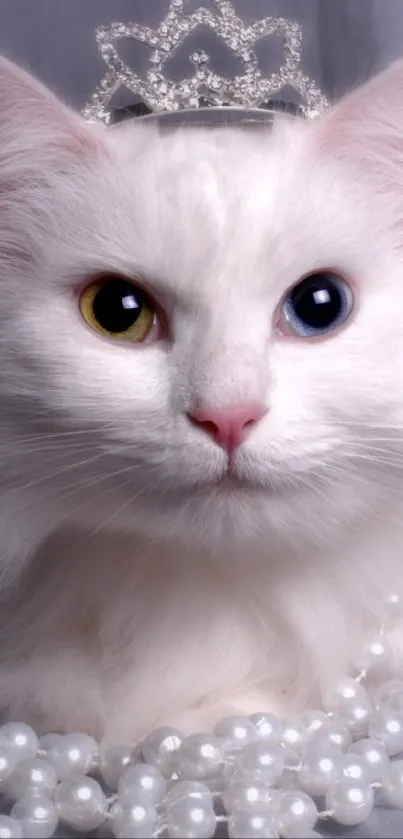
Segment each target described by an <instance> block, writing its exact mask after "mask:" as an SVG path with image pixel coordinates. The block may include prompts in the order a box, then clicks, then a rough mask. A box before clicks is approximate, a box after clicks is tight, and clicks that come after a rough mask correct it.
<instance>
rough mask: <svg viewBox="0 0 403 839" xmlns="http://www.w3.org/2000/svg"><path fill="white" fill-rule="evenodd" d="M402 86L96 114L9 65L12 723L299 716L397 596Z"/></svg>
mask: <svg viewBox="0 0 403 839" xmlns="http://www.w3.org/2000/svg"><path fill="white" fill-rule="evenodd" d="M402 90H403V63H402V62H399V63H397V64H395V65H392V67H391V68H389V70H387V71H386V72H384V73H383V74H381V75H380V76H379V77H378V78H376V79H375V80H374V81H372V82H370V83H369V84H368V85H366V86H364V87H363V88H362V89H361V90H359V91H358V92H356V93H355V94H352V95H351V96H349V97H347V98H346V99H345V100H344V101H343V102H342V103H340V104H339V105H337V106H336V107H335V108H334V109H333V110H332V111H330V112H329V113H328V114H326V115H325V116H323V117H321V118H320V119H318V120H317V121H315V122H314V123H310V124H305V123H302V122H300V121H299V120H291V121H290V120H289V119H286V120H284V119H279V121H278V123H277V124H276V126H275V127H274V128H253V129H248V130H246V129H245V130H240V129H238V130H237V129H235V128H225V127H222V128H214V129H202V128H197V127H196V128H192V129H190V128H182V129H179V130H172V129H169V130H168V129H160V130H158V129H157V128H156V127H155V125H153V124H149V125H147V124H145V123H140V122H136V121H130V123H127V124H124V125H121V126H117V127H116V128H110V129H106V128H103V127H100V126H94V125H89V124H86V123H85V122H84V121H83V120H81V118H79V117H78V116H77V115H75V114H74V113H73V112H71V111H70V110H68V109H67V108H66V107H64V106H63V105H61V104H60V103H59V102H58V101H57V100H56V99H55V98H54V97H53V95H52V94H51V93H49V92H48V91H47V90H45V89H44V88H43V87H41V86H40V85H39V84H38V83H37V82H36V81H34V80H33V79H32V78H31V77H30V76H28V75H27V74H25V73H24V72H22V71H20V70H19V69H17V68H16V67H14V66H13V65H12V64H10V63H9V62H7V61H5V60H2V61H1V64H0V405H1V408H0V486H1V489H0V493H1V503H0V545H1V565H0V570H1V591H2V602H1V611H0V615H1V618H0V711H1V714H2V717H3V718H8V719H21V720H25V721H27V722H31V723H32V724H34V725H36V726H38V727H39V728H40V729H41V730H42V731H43V730H52V729H53V730H76V731H77V730H83V731H87V732H90V733H93V734H95V735H97V736H104V735H105V736H107V737H119V738H122V737H124V738H129V739H133V740H134V739H136V738H137V737H141V736H142V735H143V734H144V733H145V732H147V730H149V729H150V728H152V727H155V726H158V725H160V724H165V723H167V724H173V725H178V726H180V727H183V729H184V730H203V729H204V730H205V729H206V728H207V727H210V726H211V725H213V724H214V722H215V720H216V719H217V718H220V717H222V716H224V715H225V714H226V713H231V712H241V713H252V712H254V711H258V710H274V711H277V712H280V713H281V714H284V715H285V714H290V713H293V712H294V710H295V709H297V708H299V709H302V708H303V706H304V705H307V704H310V705H315V704H317V703H320V702H322V700H323V698H324V696H325V695H326V694H327V692H328V691H329V690H331V689H332V687H333V686H334V684H335V682H336V681H337V680H338V679H339V678H340V677H341V676H343V675H344V674H345V673H346V671H347V670H348V667H349V665H350V664H351V663H352V661H353V660H354V655H355V653H356V651H357V650H358V649H359V648H360V645H361V643H362V641H363V639H364V637H365V635H366V632H367V631H369V630H370V629H371V628H372V627H373V626H376V625H377V622H378V621H379V620H380V615H379V612H380V603H381V601H382V599H383V598H384V597H386V596H387V595H388V594H389V592H390V591H397V592H400V593H401V594H403V573H402V568H403V104H402V102H403V100H402ZM399 634H400V641H403V635H402V632H401V628H400V629H398V631H397V632H396V637H395V639H394V640H395V650H396V662H395V665H396V667H397V668H399V651H402V650H403V643H400V646H399Z"/></svg>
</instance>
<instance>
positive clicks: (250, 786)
mask: <svg viewBox="0 0 403 839" xmlns="http://www.w3.org/2000/svg"><path fill="white" fill-rule="evenodd" d="M222 802H223V805H224V808H225V811H226V812H227V813H232V812H234V811H235V810H252V809H253V810H255V809H256V808H259V807H270V810H271V811H274V810H277V809H278V808H279V806H280V793H279V791H278V790H277V789H273V788H272V787H269V786H268V785H267V784H266V783H265V782H264V781H261V780H256V779H255V778H254V776H253V775H251V776H248V775H238V774H237V773H236V774H235V775H234V776H233V778H232V779H231V781H230V782H229V784H228V786H227V787H226V789H225V790H224V792H223V793H222Z"/></svg>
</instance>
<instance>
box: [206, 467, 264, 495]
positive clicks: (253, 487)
mask: <svg viewBox="0 0 403 839" xmlns="http://www.w3.org/2000/svg"><path fill="white" fill-rule="evenodd" d="M204 489H206V490H210V491H212V490H216V491H218V492H240V491H243V492H262V491H263V490H264V489H265V488H264V487H263V486H262V484H261V483H259V482H258V481H253V480H250V479H249V478H246V477H243V476H240V475H238V474H237V473H236V472H235V470H234V469H233V468H232V467H231V466H229V467H228V469H227V471H226V472H225V473H224V474H223V475H221V476H220V477H219V478H217V479H216V480H213V481H210V482H209V483H208V484H204Z"/></svg>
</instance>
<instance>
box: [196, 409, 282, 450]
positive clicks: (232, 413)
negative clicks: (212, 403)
mask: <svg viewBox="0 0 403 839" xmlns="http://www.w3.org/2000/svg"><path fill="white" fill-rule="evenodd" d="M266 410H267V409H266V408H265V406H264V405H261V404H260V403H258V402H247V403H242V404H240V405H231V407H228V408H201V409H200V410H196V411H194V412H193V413H191V414H188V416H189V419H190V421H191V422H192V423H193V425H197V426H198V427H199V428H200V429H201V430H202V431H204V432H205V433H206V434H208V435H209V436H210V437H212V438H213V440H214V441H215V442H216V443H217V445H218V446H222V448H223V449H226V451H227V452H228V454H232V453H233V452H234V451H235V449H237V448H238V446H240V445H241V443H243V441H244V439H245V437H246V436H247V434H248V432H249V431H250V430H251V429H252V428H253V427H254V426H255V425H256V424H257V423H258V422H259V420H261V419H262V417H264V415H265V413H266Z"/></svg>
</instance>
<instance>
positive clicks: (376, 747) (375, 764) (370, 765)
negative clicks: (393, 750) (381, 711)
mask: <svg viewBox="0 0 403 839" xmlns="http://www.w3.org/2000/svg"><path fill="white" fill-rule="evenodd" d="M353 752H355V753H356V754H358V755H360V757H361V758H362V760H363V761H364V762H365V764H366V767H367V769H368V773H369V778H370V781H371V782H372V783H373V782H374V781H380V780H381V778H382V777H383V775H384V773H385V771H386V769H387V767H388V766H389V758H388V753H387V751H386V749H385V746H384V745H383V743H380V742H379V741H378V740H372V739H371V738H369V737H368V738H366V739H365V740H357V742H356V743H353V745H352V746H351V748H350V754H351V753H353Z"/></svg>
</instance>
